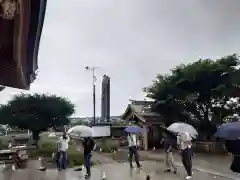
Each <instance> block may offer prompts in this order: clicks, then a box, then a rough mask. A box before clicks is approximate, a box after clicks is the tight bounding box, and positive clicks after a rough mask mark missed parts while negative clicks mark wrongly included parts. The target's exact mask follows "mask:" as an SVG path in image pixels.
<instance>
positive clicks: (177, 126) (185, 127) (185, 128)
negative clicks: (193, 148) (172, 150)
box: [167, 122, 198, 139]
mask: <svg viewBox="0 0 240 180" xmlns="http://www.w3.org/2000/svg"><path fill="white" fill-rule="evenodd" d="M167 130H168V131H171V132H175V133H180V134H185V133H186V132H187V133H189V135H190V136H191V137H192V138H194V139H196V138H197V136H198V132H197V130H196V129H195V128H194V127H193V126H191V125H189V124H186V123H181V122H177V123H173V124H171V125H170V126H169V127H168V128H167Z"/></svg>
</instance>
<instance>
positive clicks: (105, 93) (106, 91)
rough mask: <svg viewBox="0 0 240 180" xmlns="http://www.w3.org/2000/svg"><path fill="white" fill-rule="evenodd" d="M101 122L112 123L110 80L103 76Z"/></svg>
mask: <svg viewBox="0 0 240 180" xmlns="http://www.w3.org/2000/svg"><path fill="white" fill-rule="evenodd" d="M101 121H106V122H110V78H109V76H107V75H104V76H103V81H102V107H101Z"/></svg>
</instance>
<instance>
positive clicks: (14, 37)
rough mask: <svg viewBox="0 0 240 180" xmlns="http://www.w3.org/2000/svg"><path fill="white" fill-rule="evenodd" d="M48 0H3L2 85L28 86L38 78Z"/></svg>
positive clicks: (0, 7) (0, 35)
mask: <svg viewBox="0 0 240 180" xmlns="http://www.w3.org/2000/svg"><path fill="white" fill-rule="evenodd" d="M46 4H47V0H0V85H3V86H9V87H13V88H19V89H29V88H30V84H31V83H32V82H33V81H34V80H35V78H36V71H37V69H38V61H37V59H38V49H39V42H40V38H41V33H42V27H43V22H44V17H45V9H46Z"/></svg>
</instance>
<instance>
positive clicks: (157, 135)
mask: <svg viewBox="0 0 240 180" xmlns="http://www.w3.org/2000/svg"><path fill="white" fill-rule="evenodd" d="M130 101H131V102H130V104H128V106H127V109H126V110H125V112H124V113H123V115H122V119H124V120H127V121H131V122H132V123H134V124H137V125H139V126H141V127H143V129H144V132H143V138H142V142H141V144H140V145H141V146H142V148H144V149H145V150H148V149H151V148H153V147H155V148H158V147H160V146H161V144H160V142H161V139H162V126H164V123H163V122H164V121H163V118H162V117H161V115H160V114H158V113H155V112H152V111H151V105H152V103H153V101H135V100H130Z"/></svg>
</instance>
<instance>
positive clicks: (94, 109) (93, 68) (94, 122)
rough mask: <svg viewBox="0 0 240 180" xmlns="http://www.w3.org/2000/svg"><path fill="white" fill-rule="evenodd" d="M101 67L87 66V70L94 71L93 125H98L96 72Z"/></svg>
mask: <svg viewBox="0 0 240 180" xmlns="http://www.w3.org/2000/svg"><path fill="white" fill-rule="evenodd" d="M97 68H99V67H89V66H86V67H85V69H86V70H91V71H92V85H93V124H96V84H95V83H96V80H97V78H96V75H95V70H96V69H97Z"/></svg>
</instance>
